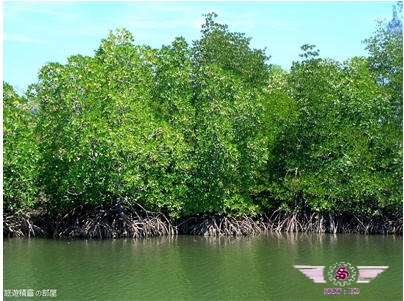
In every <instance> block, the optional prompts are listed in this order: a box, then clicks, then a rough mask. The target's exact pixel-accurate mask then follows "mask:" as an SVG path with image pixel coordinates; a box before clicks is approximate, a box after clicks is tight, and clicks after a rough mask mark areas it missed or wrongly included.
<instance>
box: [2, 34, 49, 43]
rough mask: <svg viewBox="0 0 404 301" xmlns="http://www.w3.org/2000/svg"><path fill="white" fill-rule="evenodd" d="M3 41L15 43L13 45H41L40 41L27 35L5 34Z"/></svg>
mask: <svg viewBox="0 0 404 301" xmlns="http://www.w3.org/2000/svg"><path fill="white" fill-rule="evenodd" d="M3 40H4V41H7V42H15V43H33V44H41V43H42V42H41V41H40V40H38V39H35V38H32V37H30V36H27V35H23V34H14V33H7V32H5V33H4V35H3Z"/></svg>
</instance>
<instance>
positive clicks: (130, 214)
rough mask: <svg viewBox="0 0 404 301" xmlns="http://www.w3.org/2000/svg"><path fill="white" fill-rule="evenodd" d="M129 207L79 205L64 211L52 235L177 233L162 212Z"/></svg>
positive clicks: (108, 235)
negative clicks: (139, 211)
mask: <svg viewBox="0 0 404 301" xmlns="http://www.w3.org/2000/svg"><path fill="white" fill-rule="evenodd" d="M138 207H139V208H141V210H142V212H141V213H142V214H141V215H140V214H139V213H138V211H136V210H135V208H133V207H129V206H125V207H123V206H120V207H119V208H117V207H110V208H106V207H103V206H97V207H95V208H94V210H91V211H84V210H82V209H83V208H82V207H81V206H79V207H76V208H74V209H73V210H72V211H70V212H69V213H68V214H66V215H64V216H63V217H62V219H61V221H60V222H59V223H58V224H57V226H56V229H55V231H54V234H53V236H54V237H71V238H139V237H152V236H162V235H169V236H173V235H176V234H177V229H176V227H175V226H173V225H172V224H171V222H170V221H169V220H168V218H167V217H166V216H165V215H164V214H162V213H153V212H149V211H147V210H145V209H144V208H143V207H141V206H140V205H138Z"/></svg>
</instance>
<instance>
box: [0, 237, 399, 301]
mask: <svg viewBox="0 0 404 301" xmlns="http://www.w3.org/2000/svg"><path fill="white" fill-rule="evenodd" d="M402 243H403V242H402V237H401V236H379V235H377V236H364V235H327V234H323V235H317V234H310V235H308V234H291V235H286V234H282V235H272V234H271V235H269V234H268V235H262V236H258V237H242V238H204V237H193V236H179V237H176V238H168V237H161V238H151V239H138V240H131V239H127V240H125V239H118V240H72V241H69V240H46V239H7V240H4V250H3V255H4V257H3V258H4V265H3V266H4V267H3V277H4V283H3V286H4V289H5V290H6V289H33V290H35V291H37V290H42V289H57V297H56V298H46V297H30V298H29V297H23V298H20V300H108V301H111V300H378V301H379V300H389V301H394V300H402V298H403V296H402V282H403V279H402V266H403V264H402V254H403V249H402ZM340 261H345V262H349V263H351V264H352V265H353V266H357V265H359V266H360V265H379V266H389V268H388V269H387V270H386V271H384V272H383V273H382V274H380V275H379V276H378V277H377V278H375V279H374V280H372V281H371V282H370V283H368V284H353V285H350V286H349V287H351V288H359V289H360V294H359V295H349V294H347V293H346V294H345V295H324V288H328V287H335V286H334V285H332V284H331V283H326V284H316V283H314V282H313V281H312V280H310V279H308V278H307V277H306V276H304V275H303V274H302V273H301V272H299V271H298V270H297V269H295V268H294V267H293V265H325V266H326V270H327V268H328V267H329V266H330V265H333V264H334V263H336V262H340ZM6 300H17V298H6Z"/></svg>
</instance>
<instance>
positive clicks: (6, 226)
mask: <svg viewBox="0 0 404 301" xmlns="http://www.w3.org/2000/svg"><path fill="white" fill-rule="evenodd" d="M39 224H40V223H37V222H36V216H35V215H31V214H30V213H24V212H17V213H14V214H11V213H6V212H5V213H4V215H3V236H4V237H35V236H45V235H46V230H44V229H43V228H42V227H40V225H39Z"/></svg>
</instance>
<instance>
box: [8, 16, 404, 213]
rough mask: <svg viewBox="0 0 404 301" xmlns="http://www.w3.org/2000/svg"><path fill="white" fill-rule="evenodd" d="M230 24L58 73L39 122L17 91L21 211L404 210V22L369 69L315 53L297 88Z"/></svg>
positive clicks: (380, 38)
mask: <svg viewBox="0 0 404 301" xmlns="http://www.w3.org/2000/svg"><path fill="white" fill-rule="evenodd" d="M215 17H216V15H215V14H209V15H207V16H206V22H205V24H204V26H203V27H202V36H201V38H200V39H199V40H197V41H195V42H193V44H192V45H188V44H187V42H186V41H185V40H184V39H183V38H176V39H175V40H174V41H173V42H172V44H171V45H167V46H163V47H162V48H161V49H152V48H150V47H148V46H139V45H136V44H134V42H133V37H132V35H131V34H130V33H129V32H128V31H126V30H118V31H116V32H115V33H111V34H110V35H109V36H108V37H107V38H106V39H105V40H103V41H102V42H101V45H100V47H99V48H98V50H97V51H96V52H95V55H94V56H93V57H84V56H80V55H77V56H72V57H70V58H69V59H68V62H67V63H66V64H64V65H62V64H58V63H49V64H47V65H45V66H44V67H43V68H42V69H41V71H40V73H39V80H38V82H37V83H36V84H34V85H32V86H31V87H30V89H29V91H28V92H27V94H26V98H27V99H29V103H31V104H32V106H34V107H35V108H36V109H35V110H32V109H30V107H29V106H28V101H27V100H26V99H25V98H23V97H19V96H18V95H16V94H15V93H14V92H13V90H12V88H11V87H10V86H9V85H7V84H5V85H4V92H3V97H4V130H5V131H4V162H5V164H4V177H5V182H4V183H5V206H6V207H7V208H9V209H13V210H15V209H17V208H20V207H23V206H35V205H36V204H38V203H39V206H45V207H46V208H47V209H48V210H53V211H55V210H56V211H57V210H61V211H65V210H69V209H71V208H73V207H75V206H77V205H82V204H89V205H96V204H110V203H111V204H112V203H115V202H122V201H125V202H128V203H139V204H141V205H143V206H145V207H146V208H149V209H150V210H156V211H163V212H166V213H168V214H170V215H171V216H173V217H180V216H189V215H195V214H205V213H220V214H222V213H223V214H242V213H249V214H255V213H258V212H261V211H264V210H275V209H278V208H282V209H283V210H285V211H290V210H310V211H312V210H314V211H319V212H327V211H333V212H346V211H349V212H357V213H361V214H373V215H377V214H379V213H380V211H381V210H384V209H386V208H387V209H390V210H400V209H401V207H402V201H401V199H402V186H401V185H402V168H401V166H402V141H401V137H402V29H401V20H397V18H396V19H395V21H394V22H393V21H392V22H393V23H394V24H393V23H390V24H389V26H387V27H384V26H383V25H380V26H379V28H378V30H377V31H376V33H375V34H374V36H373V37H372V38H370V39H369V40H368V41H367V42H366V43H367V48H368V49H369V53H370V56H369V57H367V58H365V57H355V58H352V59H351V60H349V61H347V62H344V63H339V62H336V61H333V60H331V59H321V58H319V56H318V55H319V51H318V50H316V49H315V48H314V46H312V45H304V46H303V47H302V50H303V54H302V55H301V57H302V60H301V61H298V62H294V64H293V66H292V68H291V70H290V71H289V72H286V71H284V70H282V69H280V68H279V67H277V66H275V65H269V64H268V63H267V61H268V57H267V56H266V55H265V52H264V51H262V50H256V49H252V48H251V47H250V39H249V38H246V37H245V36H244V34H241V33H233V32H230V31H229V29H228V28H227V26H226V25H222V24H218V23H216V21H215ZM397 22H398V23H400V25H399V26H398V25H397ZM393 25H394V26H393ZM40 196H41V198H40V199H41V202H35V200H37V199H39V197H40Z"/></svg>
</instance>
